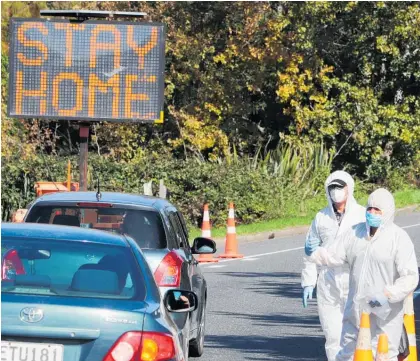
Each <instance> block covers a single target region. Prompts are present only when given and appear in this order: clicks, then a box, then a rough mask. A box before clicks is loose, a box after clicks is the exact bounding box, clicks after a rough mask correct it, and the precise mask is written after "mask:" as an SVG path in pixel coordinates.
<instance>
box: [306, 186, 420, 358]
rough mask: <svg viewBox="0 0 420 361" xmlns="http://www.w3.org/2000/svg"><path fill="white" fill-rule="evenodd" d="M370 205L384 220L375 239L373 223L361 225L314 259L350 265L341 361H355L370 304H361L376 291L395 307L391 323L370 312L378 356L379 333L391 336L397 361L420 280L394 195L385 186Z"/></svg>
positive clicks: (372, 199)
mask: <svg viewBox="0 0 420 361" xmlns="http://www.w3.org/2000/svg"><path fill="white" fill-rule="evenodd" d="M368 207H375V208H379V209H380V210H381V211H382V217H383V222H382V224H381V226H380V227H379V228H378V230H377V231H376V233H375V235H374V236H373V237H370V227H369V226H368V225H367V223H361V224H359V225H357V226H356V227H354V229H351V230H350V231H349V232H347V234H344V235H343V236H342V237H340V241H339V242H337V244H336V245H335V247H332V248H328V249H327V248H324V247H320V248H318V249H317V250H316V251H315V252H314V253H313V254H312V256H311V257H310V259H311V260H312V261H314V262H316V263H317V264H325V265H330V266H334V265H340V264H344V263H347V264H349V265H350V286H349V297H348V302H347V304H346V307H345V311H344V319H343V331H342V336H341V350H340V352H339V353H338V355H337V359H336V360H337V361H351V360H353V354H354V351H355V349H356V342H357V335H358V330H359V325H360V316H361V311H362V310H363V303H364V301H358V300H360V299H363V298H365V297H366V296H367V295H369V294H371V293H372V292H374V293H376V294H385V295H387V297H388V301H389V305H390V307H391V312H390V314H389V315H388V316H387V317H386V319H385V320H382V319H380V318H378V317H377V316H376V315H374V314H370V324H371V335H372V349H373V352H374V353H375V352H376V348H377V342H378V337H379V335H380V334H381V333H385V334H386V335H387V336H388V342H389V361H397V359H398V347H399V344H400V339H401V335H402V331H403V316H404V314H403V313H404V311H403V304H404V299H405V298H406V297H407V296H408V295H409V294H410V293H411V292H413V291H414V289H415V288H416V286H417V284H418V281H419V275H418V268H417V259H416V254H415V251H414V246H413V243H412V242H411V239H410V237H409V235H408V234H407V233H406V232H405V231H404V230H403V229H401V228H400V227H398V226H397V225H396V224H394V214H395V205H394V198H393V196H392V194H391V193H389V192H388V191H387V190H385V189H383V188H381V189H378V190H376V191H375V192H373V193H372V194H371V195H370V196H369V200H368Z"/></svg>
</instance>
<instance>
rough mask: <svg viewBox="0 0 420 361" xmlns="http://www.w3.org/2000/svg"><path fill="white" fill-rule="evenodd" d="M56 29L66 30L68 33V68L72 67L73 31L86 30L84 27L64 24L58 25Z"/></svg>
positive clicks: (66, 63)
mask: <svg viewBox="0 0 420 361" xmlns="http://www.w3.org/2000/svg"><path fill="white" fill-rule="evenodd" d="M54 27H55V28H56V29H58V30H64V31H65V32H66V42H65V44H66V62H65V65H66V67H69V66H71V65H72V56H73V30H75V31H76V30H79V31H81V30H85V26H84V25H79V24H67V23H65V24H63V23H56V24H54Z"/></svg>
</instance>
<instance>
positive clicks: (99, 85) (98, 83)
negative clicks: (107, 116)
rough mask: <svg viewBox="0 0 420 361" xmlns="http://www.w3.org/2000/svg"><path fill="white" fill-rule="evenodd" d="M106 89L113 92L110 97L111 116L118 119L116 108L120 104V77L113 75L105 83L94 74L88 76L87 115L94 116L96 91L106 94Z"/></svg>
mask: <svg viewBox="0 0 420 361" xmlns="http://www.w3.org/2000/svg"><path fill="white" fill-rule="evenodd" d="M108 88H111V90H112V92H113V97H112V116H113V117H114V118H118V106H119V102H120V76H119V75H114V76H113V77H112V78H109V79H108V81H107V82H103V81H102V80H100V79H99V78H98V77H97V76H96V75H95V74H90V75H89V101H88V115H89V116H90V117H93V116H95V94H96V90H99V91H100V92H101V93H106V92H107V91H108Z"/></svg>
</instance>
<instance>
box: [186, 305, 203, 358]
mask: <svg viewBox="0 0 420 361" xmlns="http://www.w3.org/2000/svg"><path fill="white" fill-rule="evenodd" d="M201 312H202V314H201V320H200V325H199V326H198V332H197V338H195V339H194V340H191V341H190V350H189V355H190V356H192V357H200V356H201V355H202V354H203V352H204V334H205V326H206V302H205V301H204V305H203V309H202V311H201Z"/></svg>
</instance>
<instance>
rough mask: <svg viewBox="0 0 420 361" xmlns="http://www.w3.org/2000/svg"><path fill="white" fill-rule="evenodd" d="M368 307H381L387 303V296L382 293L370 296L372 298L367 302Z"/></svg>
mask: <svg viewBox="0 0 420 361" xmlns="http://www.w3.org/2000/svg"><path fill="white" fill-rule="evenodd" d="M368 303H369V305H370V307H372V308H374V307H381V306H383V305H385V304H387V303H388V297H386V296H385V295H384V294H383V293H380V294H378V295H376V296H375V297H372V299H371V300H370V301H369V302H368Z"/></svg>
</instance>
